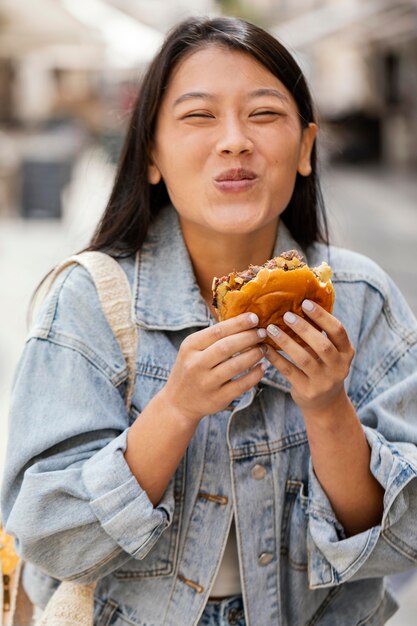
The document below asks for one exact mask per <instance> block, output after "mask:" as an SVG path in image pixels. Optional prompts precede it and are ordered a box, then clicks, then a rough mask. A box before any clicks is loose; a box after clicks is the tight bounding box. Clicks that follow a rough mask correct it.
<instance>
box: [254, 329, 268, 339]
mask: <svg viewBox="0 0 417 626" xmlns="http://www.w3.org/2000/svg"><path fill="white" fill-rule="evenodd" d="M256 332H257V333H258V337H262V339H265V337H266V330H265V328H258V330H257V331H256Z"/></svg>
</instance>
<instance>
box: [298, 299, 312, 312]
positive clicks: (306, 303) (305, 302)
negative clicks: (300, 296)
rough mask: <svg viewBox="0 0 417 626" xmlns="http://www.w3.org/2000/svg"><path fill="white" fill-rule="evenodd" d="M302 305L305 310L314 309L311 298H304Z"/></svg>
mask: <svg viewBox="0 0 417 626" xmlns="http://www.w3.org/2000/svg"><path fill="white" fill-rule="evenodd" d="M301 306H302V307H303V309H304V310H305V311H314V303H313V302H311V300H303V302H302V304H301Z"/></svg>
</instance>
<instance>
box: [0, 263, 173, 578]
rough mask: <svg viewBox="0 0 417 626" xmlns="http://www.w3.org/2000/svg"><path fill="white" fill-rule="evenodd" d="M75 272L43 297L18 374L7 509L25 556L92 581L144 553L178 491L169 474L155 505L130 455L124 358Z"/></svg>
mask: <svg viewBox="0 0 417 626" xmlns="http://www.w3.org/2000/svg"><path fill="white" fill-rule="evenodd" d="M72 271H73V272H74V274H75V276H73V277H72V278H71V279H70V280H68V284H67V286H65V284H64V287H63V288H62V292H63V293H62V294H61V295H60V294H59V290H58V292H57V290H55V293H54V294H52V296H51V298H49V299H48V301H47V303H46V304H45V307H44V308H43V313H41V315H40V319H39V320H38V322H37V326H36V329H35V331H34V332H32V334H31V337H30V338H29V339H28V341H27V343H26V345H25V348H24V351H23V354H22V356H21V359H20V362H19V366H18V369H17V372H16V375H15V380H14V385H13V390H12V402H11V410H10V419H9V441H8V449H7V459H6V465H5V474H4V481H3V489H2V516H3V519H4V522H5V525H6V529H7V531H8V532H10V533H12V534H13V535H14V536H15V538H16V546H17V549H18V552H19V553H20V554H21V556H22V557H23V558H24V559H26V560H28V561H30V562H32V563H33V564H34V565H36V566H37V567H39V568H40V569H41V570H43V571H44V572H45V573H47V574H48V575H50V576H53V577H55V578H59V579H73V580H78V581H79V582H89V581H92V580H95V579H97V578H99V577H101V576H104V575H106V574H107V573H109V572H111V571H113V570H115V569H117V568H118V567H120V565H121V564H122V563H123V562H125V561H126V560H128V559H129V558H135V559H142V558H143V557H144V556H145V555H146V554H147V553H148V552H149V550H150V549H151V548H152V546H153V545H154V544H155V542H156V541H157V540H158V538H159V537H160V535H161V533H162V532H163V531H164V530H165V529H166V528H167V527H168V526H169V525H170V523H171V520H172V515H173V510H174V497H173V481H171V483H170V485H169V486H168V488H167V490H166V492H165V494H164V496H163V497H162V499H161V501H160V503H159V504H158V506H156V507H154V506H153V505H152V503H151V502H150V500H149V498H148V496H147V494H146V492H145V491H144V490H143V489H142V488H141V486H140V485H139V483H138V482H137V480H136V478H135V477H134V476H133V474H132V473H131V471H130V468H129V466H128V464H127V463H126V461H125V458H124V454H123V453H124V451H125V449H126V437H127V432H128V428H129V415H128V414H127V411H126V408H125V405H124V398H123V393H122V392H121V389H122V388H123V385H124V382H125V380H126V376H127V373H126V371H125V369H124V360H123V356H122V355H121V353H120V351H119V348H118V346H117V342H116V340H115V339H114V337H113V334H112V331H111V329H110V327H109V326H108V324H107V322H106V320H105V318H104V315H103V314H102V312H101V308H100V305H99V302H98V297H97V294H96V293H95V288H94V286H93V284H92V283H91V285H88V284H86V281H87V282H88V281H89V277H88V276H87V273H86V272H85V270H83V269H82V268H79V269H78V268H76V269H75V270H72ZM80 294H81V295H80ZM54 298H55V299H54ZM74 303H76V305H75V304H74ZM80 312H81V321H80ZM75 314H76V320H77V322H76V323H75V321H74V320H75V318H74V320H72V317H73V316H74V315H75ZM48 316H49V319H50V320H51V322H48ZM83 317H84V319H85V320H86V321H85V323H84V326H86V327H87V329H86V328H84V327H83V328H81V327H80V324H81V326H82V325H83V322H82V318H83ZM89 324H91V332H90V329H88V325H89ZM91 333H94V334H95V338H96V340H95V342H92V343H90V344H89V343H88V341H87V339H88V335H89V334H90V335H91ZM106 354H107V355H110V358H107V360H106V358H105V356H106Z"/></svg>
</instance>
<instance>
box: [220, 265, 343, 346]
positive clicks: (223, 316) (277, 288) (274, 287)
mask: <svg viewBox="0 0 417 626" xmlns="http://www.w3.org/2000/svg"><path fill="white" fill-rule="evenodd" d="M323 266H326V269H327V272H326V274H327V276H326V280H325V282H324V281H322V280H320V279H319V278H318V276H317V275H316V274H315V273H314V272H313V270H312V269H310V268H309V267H308V266H307V265H302V266H301V267H297V268H295V269H291V270H290V271H288V270H287V271H285V270H284V269H281V268H275V269H267V268H265V267H264V268H262V269H261V270H260V271H259V272H258V274H257V275H256V276H255V278H253V279H252V280H249V282H247V283H246V284H244V285H242V287H241V288H240V289H238V290H233V289H231V290H228V291H226V292H225V293H224V290H223V294H222V293H221V292H222V290H221V289H220V290H219V289H218V287H217V289H216V290H215V295H216V300H217V301H216V305H217V306H216V308H217V311H218V315H219V321H222V320H227V319H229V318H231V317H235V316H236V315H240V314H241V313H245V312H252V313H256V314H257V315H258V317H259V327H260V328H266V327H267V326H268V324H275V325H276V326H278V327H279V328H281V329H282V330H283V331H284V332H285V333H287V334H288V335H290V336H291V337H293V338H294V339H295V340H296V341H297V342H298V343H301V344H302V343H304V342H303V341H302V340H301V339H300V338H299V337H298V335H296V333H294V332H293V331H292V330H291V328H290V327H289V326H288V325H287V324H286V323H285V322H284V320H283V315H284V313H286V312H287V311H292V312H293V313H296V314H297V315H299V316H300V317H303V318H306V319H308V320H309V322H310V323H311V320H310V318H308V317H307V316H306V315H305V314H304V312H303V309H302V308H301V303H302V302H303V300H305V299H306V298H307V299H309V300H312V301H313V302H316V303H317V304H319V305H320V306H322V307H323V308H324V309H326V311H328V312H329V313H331V312H332V309H333V302H334V290H333V285H332V282H331V280H330V276H331V270H330V268H329V267H328V266H327V264H322V266H320V268H317V269H321V268H322V267H323ZM315 269H316V268H315ZM313 325H314V324H313ZM265 342H266V343H269V344H270V345H271V346H274V347H275V348H276V344H275V343H274V342H273V341H272V339H270V338H269V337H267V339H266V340H265Z"/></svg>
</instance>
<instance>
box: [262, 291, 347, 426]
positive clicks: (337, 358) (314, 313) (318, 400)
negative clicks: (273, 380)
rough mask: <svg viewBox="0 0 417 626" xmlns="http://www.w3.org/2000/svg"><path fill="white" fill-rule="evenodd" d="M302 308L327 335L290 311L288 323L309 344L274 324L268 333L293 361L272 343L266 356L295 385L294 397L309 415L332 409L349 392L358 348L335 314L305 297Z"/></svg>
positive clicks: (292, 389)
mask: <svg viewBox="0 0 417 626" xmlns="http://www.w3.org/2000/svg"><path fill="white" fill-rule="evenodd" d="M302 308H303V311H304V312H305V314H306V315H307V316H308V317H309V318H310V319H311V320H313V321H314V322H315V324H317V326H318V327H319V328H320V329H322V330H323V331H325V333H326V334H324V333H323V332H321V331H320V330H317V329H316V328H314V326H313V325H312V324H310V323H309V322H308V321H307V320H306V319H303V318H301V317H299V316H298V315H295V314H294V313H290V312H288V313H286V314H285V315H284V321H285V323H286V324H287V325H288V327H289V328H291V329H292V330H293V331H294V332H295V333H296V334H297V335H298V336H299V337H301V339H302V340H303V341H304V342H305V344H306V345H305V346H301V345H299V344H298V343H297V342H296V341H295V340H294V339H292V338H291V337H289V336H288V335H287V334H286V333H284V332H282V331H281V330H280V329H278V328H277V327H276V326H273V325H271V324H270V325H269V326H268V327H267V329H266V330H267V332H268V336H269V337H270V338H271V339H272V340H273V341H274V342H275V343H276V346H277V350H281V351H283V352H285V354H286V355H288V356H289V357H290V358H291V360H292V361H293V362H292V363H291V362H290V361H289V360H288V359H287V358H285V356H282V355H281V354H279V353H278V352H277V351H276V350H274V349H273V348H271V346H268V350H267V352H266V354H265V356H266V358H267V359H268V360H269V361H270V362H271V363H272V364H273V365H274V366H275V367H276V368H277V370H278V371H279V372H280V373H281V374H282V375H283V376H284V378H286V379H287V380H288V382H289V383H290V384H291V385H292V388H291V395H292V397H293V400H294V402H295V403H296V404H297V405H298V406H299V407H300V409H301V411H302V412H303V413H304V415H305V416H306V414H309V415H312V414H316V413H319V414H324V413H326V411H327V410H330V411H331V408H332V406H336V405H337V403H338V402H339V401H340V399H341V397H342V396H343V395H344V394H345V391H344V384H343V383H344V380H345V378H346V377H347V375H348V374H349V369H350V365H351V363H352V359H353V357H354V355H355V350H354V348H353V346H352V344H351V343H350V341H349V337H348V335H347V332H346V330H345V328H344V326H343V324H342V323H341V322H340V321H339V320H338V319H336V318H335V317H333V315H331V314H330V313H328V312H327V311H325V310H324V309H323V308H322V307H321V306H320V305H318V304H316V303H313V302H311V301H310V300H304V302H303V304H302Z"/></svg>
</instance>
